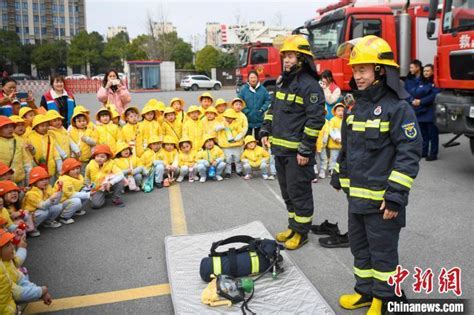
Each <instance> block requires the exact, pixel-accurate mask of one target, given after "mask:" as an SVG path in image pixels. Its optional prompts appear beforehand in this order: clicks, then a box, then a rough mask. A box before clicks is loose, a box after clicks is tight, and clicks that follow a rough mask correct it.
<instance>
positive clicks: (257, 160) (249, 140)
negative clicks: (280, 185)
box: [240, 135, 270, 179]
mask: <svg viewBox="0 0 474 315" xmlns="http://www.w3.org/2000/svg"><path fill="white" fill-rule="evenodd" d="M244 145H245V149H244V152H242V156H241V157H240V159H241V161H242V163H243V168H244V174H245V177H244V179H250V178H251V173H252V169H259V170H260V171H261V172H262V178H263V179H269V177H268V163H269V161H270V154H269V153H268V152H267V151H266V150H265V149H264V148H262V147H261V146H259V145H257V140H256V139H255V138H254V136H250V135H249V136H246V137H245V139H244Z"/></svg>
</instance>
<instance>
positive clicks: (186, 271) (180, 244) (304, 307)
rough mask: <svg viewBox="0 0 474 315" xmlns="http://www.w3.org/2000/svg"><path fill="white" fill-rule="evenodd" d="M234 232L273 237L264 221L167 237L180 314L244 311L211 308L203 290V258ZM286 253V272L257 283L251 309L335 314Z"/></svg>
mask: <svg viewBox="0 0 474 315" xmlns="http://www.w3.org/2000/svg"><path fill="white" fill-rule="evenodd" d="M234 235H250V236H252V237H259V238H270V239H272V238H273V237H272V236H271V234H270V233H269V232H268V230H267V229H266V228H265V226H264V225H263V224H262V222H260V221H254V222H251V223H248V224H246V225H242V226H238V227H235V228H232V229H229V230H225V231H216V232H209V233H202V234H194V235H181V236H167V237H166V238H165V248H166V263H167V269H168V278H169V282H170V287H171V297H172V300H173V306H174V310H175V312H176V314H222V313H229V314H240V313H241V311H240V304H237V305H233V306H232V307H227V306H220V307H209V306H207V305H204V304H202V303H201V292H202V291H203V289H204V288H205V287H206V286H207V283H206V282H204V281H202V280H201V277H200V276H199V265H200V262H201V259H202V258H203V257H206V256H207V255H208V254H209V249H210V248H211V245H212V243H213V242H215V241H218V240H222V239H225V238H228V237H230V236H234ZM234 246H236V245H234ZM237 246H241V245H240V244H237ZM282 255H283V260H284V262H283V265H282V266H283V267H284V269H285V271H284V272H283V273H282V274H280V275H279V276H278V278H277V279H276V280H273V279H272V277H271V274H267V275H265V276H264V277H263V278H261V279H260V280H259V281H258V282H256V284H255V294H254V297H253V298H252V300H251V301H250V304H249V307H250V309H251V310H252V311H254V312H256V313H257V314H270V313H271V314H318V315H319V314H321V315H323V314H335V313H334V311H333V310H332V309H331V307H330V306H329V305H328V303H327V302H326V301H325V300H324V298H323V297H322V296H321V294H320V293H319V292H318V290H316V288H315V287H314V286H313V285H312V283H311V282H310V281H309V280H308V278H306V276H305V275H304V274H303V272H302V271H301V270H300V269H299V268H298V266H297V265H296V264H295V263H294V262H293V260H292V259H291V258H290V256H289V255H288V253H286V252H285V251H283V252H282Z"/></svg>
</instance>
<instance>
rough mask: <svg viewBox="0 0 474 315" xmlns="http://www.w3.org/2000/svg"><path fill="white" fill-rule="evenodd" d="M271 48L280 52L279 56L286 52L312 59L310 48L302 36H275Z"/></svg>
mask: <svg viewBox="0 0 474 315" xmlns="http://www.w3.org/2000/svg"><path fill="white" fill-rule="evenodd" d="M273 46H274V47H275V48H276V49H278V50H279V51H280V54H282V53H284V52H286V51H295V52H299V53H302V54H305V55H308V56H310V57H311V58H313V53H311V46H310V45H309V42H308V40H307V39H306V37H304V36H303V35H288V36H283V35H280V36H277V37H275V39H274V40H273Z"/></svg>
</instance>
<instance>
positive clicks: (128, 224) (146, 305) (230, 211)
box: [26, 90, 474, 314]
mask: <svg viewBox="0 0 474 315" xmlns="http://www.w3.org/2000/svg"><path fill="white" fill-rule="evenodd" d="M200 93H202V91H200V92H184V91H177V92H174V93H156V94H133V95H132V98H133V102H132V104H136V105H138V106H139V107H140V108H141V107H143V104H144V103H145V102H146V101H147V100H148V99H150V98H157V99H159V100H163V101H165V103H168V101H169V99H171V98H172V97H174V96H179V97H183V98H184V99H185V101H186V103H187V104H188V105H191V104H194V103H196V102H197V97H198V95H199V94H200ZM212 94H213V95H215V96H216V97H224V98H225V99H226V100H230V99H231V98H232V97H234V96H235V92H234V91H233V90H220V91H212ZM76 99H77V102H78V103H79V104H83V105H86V106H87V107H89V108H90V109H91V111H92V112H94V110H95V109H96V108H98V107H99V106H100V104H99V103H98V102H97V101H96V99H95V96H94V95H76ZM448 139H449V135H442V136H441V143H444V142H446V141H447V140H448ZM460 142H461V146H458V147H454V148H450V149H444V148H441V149H440V154H439V160H438V161H434V162H426V161H424V160H423V161H422V162H421V169H420V173H419V176H418V178H417V179H416V180H415V183H414V185H413V188H412V191H411V194H410V204H409V206H408V209H407V226H406V228H404V229H403V230H402V233H401V237H400V246H399V251H400V263H401V265H402V266H403V267H405V268H407V269H409V270H410V271H411V272H412V273H413V271H414V267H415V266H418V267H420V268H422V269H426V268H432V270H433V272H434V273H435V283H434V285H435V290H434V292H433V293H431V294H429V295H426V294H415V293H413V289H412V288H411V285H412V284H413V279H412V278H410V279H408V278H407V280H406V281H405V283H404V285H403V286H404V288H405V291H406V293H407V294H408V296H409V297H411V298H452V297H454V294H452V293H450V294H440V293H438V292H437V288H438V285H437V278H436V277H437V275H438V274H439V271H440V269H441V268H442V267H445V268H447V269H450V268H452V267H455V266H457V267H460V268H462V289H463V294H462V296H463V297H464V298H468V297H472V296H474V281H473V277H474V272H473V270H474V263H473V260H474V259H473V258H474V250H473V246H472V242H473V241H474V238H473V236H472V223H473V222H474V220H473V219H474V211H473V210H474V156H472V155H471V153H470V149H469V146H468V141H467V139H466V138H462V139H461V141H460ZM179 188H180V189H179V190H178V192H176V190H174V191H173V192H172V191H171V190H170V189H166V188H164V189H155V190H154V191H153V192H152V193H150V194H145V193H127V194H126V195H125V196H124V200H125V202H126V207H125V208H114V207H112V206H110V205H109V206H107V207H106V208H104V209H101V210H88V213H87V215H85V216H84V217H79V218H77V220H76V223H75V224H73V225H69V226H63V227H61V228H59V229H55V230H43V231H42V234H41V237H39V238H36V239H30V240H29V248H28V258H27V262H26V266H27V268H28V270H29V273H30V279H31V280H32V281H34V282H35V283H37V284H41V285H48V287H49V288H50V291H51V293H52V295H53V297H54V298H55V299H57V301H56V305H58V306H59V308H57V313H58V314H59V313H60V314H156V313H159V314H171V313H173V306H172V302H171V297H170V295H169V294H167V293H166V292H165V291H160V292H161V293H158V294H155V295H152V297H148V298H141V299H139V298H136V299H135V298H130V300H127V299H123V300H120V298H117V299H115V300H114V298H111V297H110V296H112V297H113V296H114V293H115V292H125V294H126V293H127V292H129V291H121V290H130V289H135V288H143V287H148V286H155V285H160V284H166V283H168V277H167V272H166V259H165V252H164V238H165V236H166V235H171V234H172V231H173V224H172V216H174V215H175V214H176V213H175V209H174V208H175V207H176V206H175V205H174V206H171V204H173V202H172V200H175V199H176V198H178V197H179V198H180V200H181V201H182V208H183V211H184V216H185V224H186V228H187V233H189V234H193V233H199V232H208V231H217V230H223V229H227V228H230V227H234V226H237V225H241V224H245V223H248V222H250V221H254V220H260V221H262V222H263V223H264V225H265V226H266V228H267V229H268V230H269V231H270V232H272V233H276V232H278V231H279V230H281V229H282V228H285V227H286V221H287V215H286V210H285V208H284V206H283V203H282V200H281V197H280V193H279V188H278V183H277V182H276V181H264V180H262V179H261V178H259V177H255V178H253V179H251V180H249V181H245V180H243V179H241V178H238V177H237V176H235V175H233V176H232V178H231V179H229V180H225V181H223V182H207V183H204V184H201V183H199V182H196V183H188V182H185V183H182V184H179ZM313 195H314V203H315V209H316V211H315V216H314V223H318V224H319V223H321V222H322V221H324V220H325V219H328V220H329V221H330V222H338V223H339V227H340V229H341V231H342V232H343V233H344V232H346V231H347V201H346V198H345V196H344V194H343V193H342V192H336V191H335V190H334V189H332V188H331V187H330V186H329V179H324V180H320V181H319V183H317V184H313ZM317 238H318V237H317V236H316V235H310V242H309V244H307V245H305V246H304V247H303V248H301V249H299V250H297V251H293V252H291V255H292V257H293V258H294V261H296V262H297V264H298V266H299V267H300V268H301V269H302V271H303V272H304V273H305V275H306V276H307V277H308V278H309V279H310V281H311V282H312V283H313V285H314V286H315V287H316V288H317V289H318V291H319V292H320V293H321V294H322V296H323V297H324V298H325V299H326V300H327V302H328V303H329V305H330V306H331V307H332V308H333V309H334V310H335V312H336V314H365V310H358V311H351V312H348V311H343V310H342V309H341V308H340V307H339V306H338V297H339V295H340V294H342V293H346V292H352V289H353V285H354V279H353V275H352V263H353V259H352V255H351V253H350V250H349V249H348V248H346V249H326V248H322V247H320V246H319V244H318V241H317ZM206 255H207V253H203V257H204V256H206ZM198 270H199V266H196V276H197V277H198ZM132 291H133V290H131V291H130V292H131V293H130V294H131V295H133V294H135V293H132ZM105 292H112V293H111V294H109V295H106V297H103V296H101V295H97V294H100V293H105ZM133 292H134V291H133ZM154 292H155V291H154ZM116 295H117V296H119V294H118V293H117V294H116ZM81 297H82V299H81ZM141 297H143V296H141ZM68 298H70V299H68ZM117 300H118V301H117ZM91 301H92V302H91ZM111 302H115V303H111ZM197 302H198V301H197ZM91 303H92V304H91ZM53 305H54V304H53ZM84 305H94V306H87V307H82V306H84ZM36 306H37V305H34V304H33V305H31V308H29V309H30V311H31V310H39V308H36ZM27 312H28V308H27Z"/></svg>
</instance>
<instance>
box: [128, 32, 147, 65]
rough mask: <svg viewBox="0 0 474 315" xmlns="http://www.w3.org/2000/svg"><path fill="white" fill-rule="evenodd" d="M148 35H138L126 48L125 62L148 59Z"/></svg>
mask: <svg viewBox="0 0 474 315" xmlns="http://www.w3.org/2000/svg"><path fill="white" fill-rule="evenodd" d="M148 40H149V39H148V35H139V36H138V37H136V38H135V39H134V40H132V42H131V43H129V44H128V45H127V48H126V59H127V60H146V59H150V58H149V57H148V54H147V43H148Z"/></svg>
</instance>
